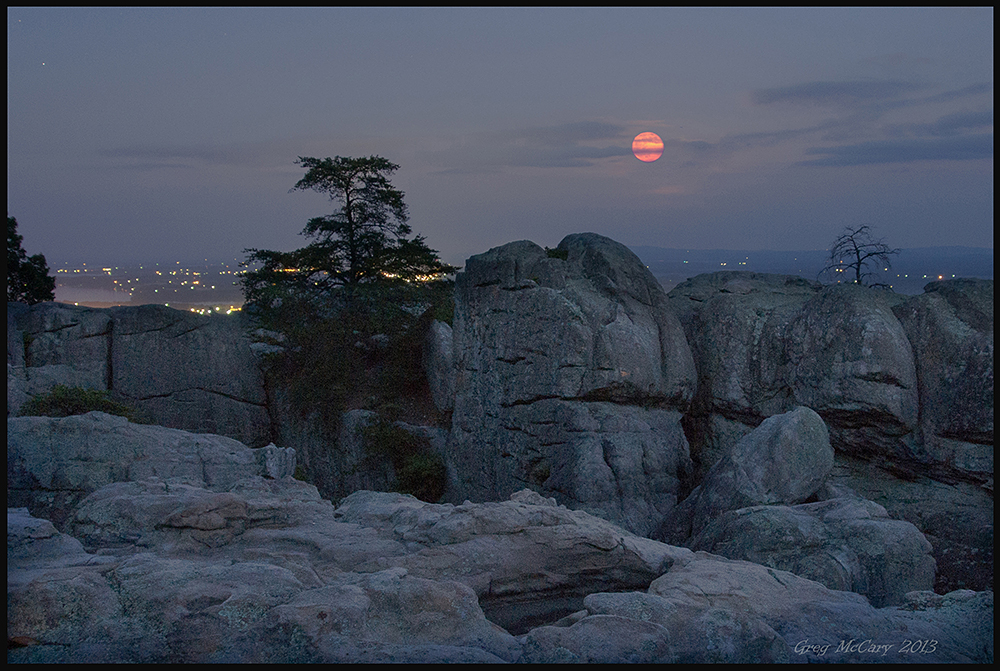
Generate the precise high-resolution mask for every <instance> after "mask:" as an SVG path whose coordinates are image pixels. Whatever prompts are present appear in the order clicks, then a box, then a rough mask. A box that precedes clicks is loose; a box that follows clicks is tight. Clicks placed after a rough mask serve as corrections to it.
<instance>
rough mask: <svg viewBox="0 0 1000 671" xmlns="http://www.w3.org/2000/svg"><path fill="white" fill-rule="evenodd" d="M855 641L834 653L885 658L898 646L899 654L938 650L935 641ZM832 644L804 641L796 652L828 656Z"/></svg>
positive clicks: (796, 645)
mask: <svg viewBox="0 0 1000 671" xmlns="http://www.w3.org/2000/svg"><path fill="white" fill-rule="evenodd" d="M854 640H855V639H853V638H852V639H851V640H849V641H841V642H840V645H838V646H837V649H836V650H834V653H838V652H841V653H852V652H854V653H863V654H874V655H877V654H881V655H882V656H883V657H885V655H886V654H888V653H889V652H891V651H892V649H893V648H895V647H896V646H897V645H899V654H903V653H921V652H923V653H930V652H934V650H935V649H937V641H935V640H930V639H928V640H916V641H911V640H909V639H906V640H904V641H903V642H902V643H899V644H897V643H881V644H879V643H873V642H872V640H871V639H870V638H868V639H865V640H863V641H861V642H860V643H855V642H854ZM831 645H832V644H830V643H826V644H823V645H819V644H815V643H812V644H811V643H809V639H808V638H807V639H805V640H804V641H799V642H798V643H796V644H795V652H796V653H798V654H800V655H804V654H806V653H810V652H811V653H815V654H816V655H818V656H820V657H822V656H823V655H825V654H826V652H827V650H829V649H830V647H831Z"/></svg>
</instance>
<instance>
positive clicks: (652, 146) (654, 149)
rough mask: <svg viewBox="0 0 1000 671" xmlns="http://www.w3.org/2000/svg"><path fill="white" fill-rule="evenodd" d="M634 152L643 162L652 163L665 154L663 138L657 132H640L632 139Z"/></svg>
mask: <svg viewBox="0 0 1000 671" xmlns="http://www.w3.org/2000/svg"><path fill="white" fill-rule="evenodd" d="M632 153H633V154H635V157H636V158H637V159H639V160H640V161H642V162H643V163H652V162H653V161H655V160H656V159H658V158H660V157H661V156H663V140H661V139H660V136H659V135H657V134H656V133H639V134H638V135H636V136H635V139H634V140H632Z"/></svg>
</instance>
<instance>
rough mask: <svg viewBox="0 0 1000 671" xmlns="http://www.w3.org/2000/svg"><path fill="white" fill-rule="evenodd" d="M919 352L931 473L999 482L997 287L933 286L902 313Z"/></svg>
mask: <svg viewBox="0 0 1000 671" xmlns="http://www.w3.org/2000/svg"><path fill="white" fill-rule="evenodd" d="M895 313H896V315H897V316H898V317H899V319H900V322H901V323H902V325H903V329H904V330H905V332H906V335H907V337H908V338H909V340H910V343H911V345H912V346H913V353H914V355H915V357H916V370H917V384H918V388H919V392H920V401H921V404H920V431H921V438H922V441H921V445H920V448H919V452H918V453H917V454H915V455H914V457H915V459H916V460H919V461H922V462H924V463H925V464H926V465H927V466H928V467H929V468H930V469H931V472H942V475H944V476H945V477H946V478H947V477H948V476H950V477H952V478H954V477H958V478H960V479H963V480H967V481H972V482H985V481H987V480H989V481H992V478H993V281H992V280H973V279H962V280H949V281H947V282H931V283H930V284H928V285H927V286H926V287H925V288H924V293H923V294H921V295H919V296H914V297H912V298H911V299H909V300H907V301H906V302H905V303H903V304H901V305H898V306H897V307H896V308H895Z"/></svg>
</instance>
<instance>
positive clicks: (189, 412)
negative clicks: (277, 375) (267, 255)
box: [7, 302, 271, 447]
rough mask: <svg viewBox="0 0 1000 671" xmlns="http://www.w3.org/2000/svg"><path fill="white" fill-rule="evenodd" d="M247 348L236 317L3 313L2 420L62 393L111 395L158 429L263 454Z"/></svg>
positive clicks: (142, 309)
mask: <svg viewBox="0 0 1000 671" xmlns="http://www.w3.org/2000/svg"><path fill="white" fill-rule="evenodd" d="M11 306H15V307H14V309H13V310H11V309H10V308H11ZM250 345H251V342H250V338H249V337H248V335H247V334H246V333H245V330H244V328H243V326H242V323H241V322H240V318H239V317H238V316H231V317H230V316H212V317H206V316H202V315H197V314H194V313H191V312H182V311H179V310H174V309H173V308H168V307H166V306H162V305H142V306H138V307H118V308H110V309H98V308H85V307H78V306H72V305H64V304H61V303H51V302H49V303H39V304H37V305H33V306H30V307H23V306H22V307H17V304H10V305H8V317H7V364H8V376H7V377H8V382H7V386H8V389H11V388H13V390H14V392H15V393H14V395H13V400H14V403H13V404H12V398H11V397H10V394H8V396H9V398H8V404H7V413H8V416H9V415H12V414H17V411H18V409H19V408H20V405H21V403H23V402H24V400H26V399H27V397H28V396H31V395H34V394H41V393H46V392H48V391H51V389H52V388H53V387H54V386H55V385H57V384H62V385H66V386H69V387H84V388H88V389H100V390H104V391H109V392H112V393H113V394H114V395H115V396H117V397H119V398H121V399H122V400H125V401H127V402H130V403H132V404H133V405H135V406H137V407H138V409H139V410H140V411H141V412H142V413H143V414H145V415H146V416H148V417H150V418H151V419H152V420H153V421H155V422H157V423H158V424H161V425H163V426H169V427H171V428H177V429H185V430H188V431H197V432H201V433H216V434H221V435H227V436H230V437H232V438H235V439H237V440H239V441H241V442H243V443H246V444H249V445H253V446H255V447H256V446H260V445H264V444H266V443H267V442H268V439H269V436H270V433H271V428H270V418H269V416H268V409H267V396H266V393H265V390H264V385H263V379H262V377H261V373H260V370H259V367H258V360H257V355H256V354H254V352H253V351H252V350H251V349H250Z"/></svg>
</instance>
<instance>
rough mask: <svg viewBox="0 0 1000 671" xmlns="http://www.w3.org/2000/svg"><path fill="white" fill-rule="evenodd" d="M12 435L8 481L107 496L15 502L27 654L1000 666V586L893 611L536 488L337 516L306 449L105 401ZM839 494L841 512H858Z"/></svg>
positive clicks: (21, 636)
mask: <svg viewBox="0 0 1000 671" xmlns="http://www.w3.org/2000/svg"><path fill="white" fill-rule="evenodd" d="M11 425H14V426H13V428H11ZM102 427H103V428H102ZM8 434H9V438H8V442H9V443H10V446H9V454H14V455H15V459H14V460H13V461H11V460H9V461H8V480H9V484H8V491H10V489H11V488H10V481H11V478H12V477H14V476H19V474H20V476H25V475H26V474H29V473H36V476H35V477H36V481H37V482H36V483H35V484H36V486H40V485H41V484H42V482H41V480H39V478H48V479H49V480H51V482H52V483H56V482H63V483H66V482H71V481H72V482H74V483H77V484H76V485H74V486H79V487H81V488H82V489H87V490H89V491H90V493H89V494H88V495H87V496H86V497H85V498H83V500H81V501H78V502H76V503H74V504H73V505H71V506H68V507H67V509H66V510H65V513H66V516H65V519H64V520H63V521H62V522H61V523H60V526H61V528H63V529H65V531H66V533H60V532H59V531H57V530H56V527H55V525H53V524H52V522H50V521H49V520H45V519H39V518H37V517H33V516H31V515H30V514H29V512H28V510H27V508H8V516H7V563H8V566H7V610H8V612H7V640H8V652H7V657H8V662H35V663H81V662H88V663H112V662H115V663H122V662H134V663H176V662H182V663H212V662H223V663H296V662H314V663H357V662H367V663H386V662H413V663H447V662H452V663H470V662H488V663H501V662H517V661H525V662H550V661H561V662H565V661H584V662H625V661H634V662H667V661H671V662H679V663H685V662H706V661H722V662H747V661H789V660H791V661H795V660H805V659H809V660H814V661H824V660H825V659H831V658H832V659H835V660H837V661H868V660H869V659H871V658H872V657H873V655H874V653H873V652H872V649H871V648H870V647H866V648H865V649H864V650H861V649H860V648H859V647H858V646H857V645H855V642H860V641H868V642H869V643H870V644H871V645H875V644H877V645H878V646H880V647H879V648H878V652H879V653H880V654H882V655H884V660H883V659H882V658H881V657H880V658H879V661H900V660H901V659H907V660H908V659H909V657H907V656H905V655H902V653H903V652H906V651H901V650H898V649H896V648H897V647H898V646H899V645H900V644H901V643H903V640H902V639H904V638H909V639H911V640H912V639H914V638H919V639H920V640H921V641H925V640H931V641H934V645H933V646H932V648H928V649H925V650H923V651H922V653H921V661H927V662H978V663H988V662H992V658H993V648H992V646H993V601H992V592H980V593H976V592H971V591H958V592H953V593H951V594H947V595H936V594H933V593H931V592H927V591H923V592H910V593H908V594H906V595H905V597H904V598H903V600H902V604H901V605H900V606H899V607H897V608H882V609H876V608H874V607H873V606H872V605H871V604H870V603H869V602H868V601H867V600H866V599H865V598H864V597H863V596H860V595H858V594H854V593H850V592H843V591H836V590H831V589H829V588H828V587H825V586H823V585H821V584H819V583H816V582H812V581H810V580H808V579H806V578H803V577H799V576H796V575H793V574H791V573H786V572H784V571H781V570H778V569H774V568H769V567H764V566H760V565H758V564H753V563H750V562H746V561H737V560H728V559H723V558H721V557H718V556H715V555H710V554H707V553H705V552H692V551H691V550H689V549H686V548H679V547H673V546H670V545H666V544H664V543H659V542H657V541H654V540H650V539H648V538H642V537H639V536H636V535H633V534H632V533H630V532H628V531H626V530H624V529H622V528H621V527H619V526H617V525H615V524H612V523H611V522H608V521H606V520H603V519H600V518H597V517H594V516H592V515H589V514H588V513H586V512H583V511H580V510H569V509H567V508H565V507H563V506H560V505H558V504H557V502H556V500H555V499H554V498H551V497H549V498H546V497H543V496H542V495H540V494H539V493H537V492H535V491H532V490H528V489H525V490H521V491H518V492H515V493H514V494H513V495H512V496H511V497H510V499H509V500H507V501H503V502H493V503H482V504H473V503H464V504H462V505H459V506H455V505H451V504H429V503H423V502H421V501H418V500H416V499H414V498H413V497H411V496H406V495H402V494H389V493H378V492H356V493H354V494H352V495H351V496H349V497H347V498H346V499H345V500H344V501H343V502H342V504H341V505H340V506H339V507H337V508H335V507H334V506H333V505H332V504H331V503H330V502H329V501H325V500H323V499H322V498H321V497H320V495H319V492H318V491H317V489H316V488H315V487H314V486H312V485H309V484H306V483H303V482H300V481H297V480H294V479H292V478H291V477H288V476H287V475H284V476H283V473H282V472H281V471H280V470H277V469H280V468H285V469H286V470H287V469H288V468H290V467H291V465H292V464H293V463H294V461H293V459H291V458H289V456H290V455H289V454H288V452H287V451H284V450H279V449H278V448H271V449H270V450H267V449H264V450H250V449H249V448H246V447H245V446H242V445H240V444H239V443H236V442H235V441H232V440H229V439H225V438H221V437H218V436H204V435H196V434H189V433H186V432H183V431H177V430H172V429H164V428H162V427H148V426H136V425H130V424H129V423H128V422H127V421H126V420H124V419H122V418H118V417H111V416H108V415H102V414H101V413H90V414H88V415H83V416H78V417H69V418H64V419H49V418H17V419H8ZM11 438H13V439H14V440H11ZM212 438H214V439H216V440H209V439H212ZM102 443H103V444H104V445H105V446H110V449H103V450H102V449H101V448H100V446H101V444H102ZM64 444H66V446H63V445H64ZM25 451H27V452H38V456H31V455H28V456H25V455H24V452H25ZM18 454H20V455H21V456H20V457H18V456H17V455H18ZM261 455H263V456H261ZM43 462H44V463H45V464H51V468H49V470H48V471H45V470H44V469H41V465H42V463H43ZM12 464H13V465H14V466H15V467H14V468H12ZM74 478H76V479H74ZM49 480H46V482H48V481H49ZM806 505H815V504H806ZM839 505H840V504H837V503H829V504H828V508H824V511H825V512H824V514H826V515H827V516H828V517H829V516H831V515H832V516H833V517H835V518H837V519H838V520H843V519H844V518H845V515H844V514H842V513H841V512H837V511H839V510H840V508H838V506H839ZM778 508H779V507H775V508H774V509H775V510H777V509H778ZM855 517H856V518H857V517H859V516H855ZM857 521H860V522H864V521H866V520H861V519H858V520H857ZM901 524H902V523H901ZM857 531H858V530H857V529H854V532H855V533H856V532H857ZM869 535H871V534H869ZM852 547H854V546H852ZM859 554H861V553H860V552H859ZM901 637H902V638H901ZM807 644H809V645H807ZM810 646H812V647H810ZM823 646H826V647H825V648H824V647H823ZM827 653H829V656H828V657H827V656H826V655H827Z"/></svg>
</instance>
